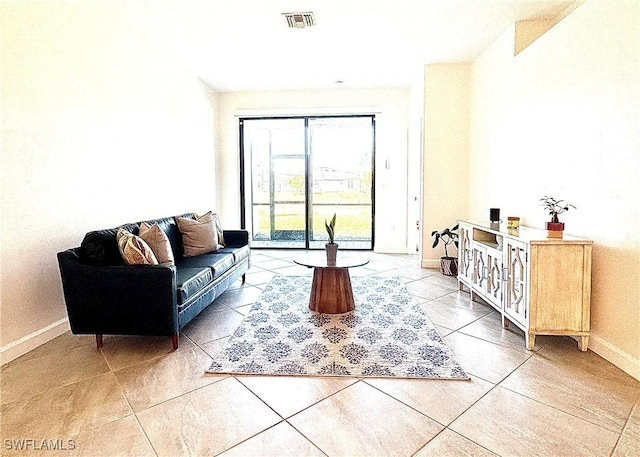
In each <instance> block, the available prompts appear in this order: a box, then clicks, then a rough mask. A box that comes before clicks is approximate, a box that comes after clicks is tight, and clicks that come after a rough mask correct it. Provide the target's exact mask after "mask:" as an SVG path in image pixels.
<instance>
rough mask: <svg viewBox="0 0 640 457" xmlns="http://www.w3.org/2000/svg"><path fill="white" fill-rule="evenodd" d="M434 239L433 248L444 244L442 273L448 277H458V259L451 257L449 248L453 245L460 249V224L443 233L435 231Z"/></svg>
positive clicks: (441, 260) (433, 233) (441, 258)
mask: <svg viewBox="0 0 640 457" xmlns="http://www.w3.org/2000/svg"><path fill="white" fill-rule="evenodd" d="M431 236H432V237H433V238H434V239H433V246H431V247H432V248H434V249H435V248H436V247H437V246H438V244H439V243H440V241H442V244H444V257H440V271H441V272H442V274H443V275H446V276H458V258H457V257H451V256H449V252H448V251H447V247H448V246H449V245H450V244H451V243H453V244H454V245H455V246H456V248H457V247H458V224H456V225H454V226H453V227H451V228H450V229H449V228H446V229H444V230H442V231H440V232H439V231H437V230H434V231H433V232H431Z"/></svg>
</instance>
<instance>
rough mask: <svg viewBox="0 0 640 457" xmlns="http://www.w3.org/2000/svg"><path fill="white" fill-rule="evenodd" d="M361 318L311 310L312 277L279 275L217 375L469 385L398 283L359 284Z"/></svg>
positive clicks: (220, 359) (370, 280) (368, 280)
mask: <svg viewBox="0 0 640 457" xmlns="http://www.w3.org/2000/svg"><path fill="white" fill-rule="evenodd" d="M351 284H352V288H353V296H354V299H355V304H356V305H355V311H353V312H349V313H344V314H320V313H316V312H313V311H310V310H309V306H308V305H309V295H310V292H311V277H310V276H277V277H275V278H273V279H272V280H271V282H270V283H269V284H268V285H267V287H266V288H265V290H264V291H263V292H262V294H261V295H260V297H259V298H258V300H257V301H256V303H255V304H254V305H253V306H252V307H251V310H250V312H249V314H248V315H247V316H246V317H245V319H244V320H243V321H242V323H241V324H240V326H239V327H238V328H237V329H236V331H235V332H234V334H233V335H232V336H231V337H230V338H229V340H228V341H227V343H226V345H225V346H224V348H223V349H222V350H221V351H220V352H219V353H218V354H217V356H216V357H215V360H214V362H213V363H212V364H211V367H210V368H209V369H208V370H207V372H209V373H227V374H264V375H307V376H352V377H397V378H439V379H469V377H468V376H467V374H466V373H465V371H464V370H463V369H462V368H461V367H460V365H459V364H458V362H457V361H456V360H455V357H454V355H453V353H452V352H451V349H449V347H448V346H447V345H446V344H445V343H444V341H443V340H442V337H441V336H440V334H439V333H438V331H437V330H436V329H435V327H434V326H433V324H432V323H431V321H430V320H429V318H428V317H427V315H426V314H425V313H424V311H423V310H422V308H421V307H420V305H419V304H418V303H417V302H416V300H415V298H414V297H413V295H412V294H411V292H410V291H409V290H408V289H407V288H406V287H405V286H404V284H403V283H402V282H401V281H400V280H399V279H398V278H395V277H376V276H369V277H355V278H352V279H351Z"/></svg>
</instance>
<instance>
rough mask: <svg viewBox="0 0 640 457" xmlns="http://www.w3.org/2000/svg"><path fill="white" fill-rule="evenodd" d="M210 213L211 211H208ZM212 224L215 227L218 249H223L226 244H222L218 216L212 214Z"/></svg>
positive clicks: (220, 225) (222, 237) (222, 235)
mask: <svg viewBox="0 0 640 457" xmlns="http://www.w3.org/2000/svg"><path fill="white" fill-rule="evenodd" d="M210 212H211V211H209V213H210ZM209 213H207V214H209ZM213 223H214V224H215V226H216V232H218V248H223V247H225V246H226V243H225V242H224V232H223V230H222V223H221V222H220V216H218V215H217V214H216V213H213Z"/></svg>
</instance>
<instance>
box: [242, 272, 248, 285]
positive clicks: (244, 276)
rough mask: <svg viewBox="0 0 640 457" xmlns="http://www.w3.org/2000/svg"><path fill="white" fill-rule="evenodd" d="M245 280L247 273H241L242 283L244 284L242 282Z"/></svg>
mask: <svg viewBox="0 0 640 457" xmlns="http://www.w3.org/2000/svg"><path fill="white" fill-rule="evenodd" d="M246 280H247V274H246V273H245V274H243V275H242V284H244V282H245V281H246Z"/></svg>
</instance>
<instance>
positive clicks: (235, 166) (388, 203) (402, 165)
mask: <svg viewBox="0 0 640 457" xmlns="http://www.w3.org/2000/svg"><path fill="white" fill-rule="evenodd" d="M217 107H218V109H217V118H218V120H219V123H218V127H219V128H218V130H217V133H218V136H217V148H216V150H217V151H218V154H217V157H216V164H217V175H216V181H217V183H218V185H219V189H220V191H219V192H218V207H219V208H220V209H221V212H222V214H223V215H224V220H225V222H226V223H227V224H236V226H239V224H240V194H239V186H240V183H239V174H240V171H239V156H238V118H237V115H238V114H241V115H252V114H253V115H265V116H266V115H285V114H336V113H337V114H348V113H362V112H367V113H372V112H373V113H376V197H375V198H376V220H375V224H376V241H375V244H376V246H375V250H376V251H378V252H399V253H405V252H407V250H408V246H407V245H408V237H407V200H408V199H407V160H408V142H407V135H408V128H409V114H410V112H409V90H408V89H360V90H350V89H333V90H314V91H271V92H228V93H220V94H219V97H218V103H217ZM413 153H414V154H416V153H418V152H417V151H413ZM386 160H389V163H390V167H389V169H386V168H385V166H384V164H385V161H386ZM413 172H414V173H417V174H418V175H419V170H414V171H413ZM412 249H413V251H412V252H415V246H413V248H412Z"/></svg>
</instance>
